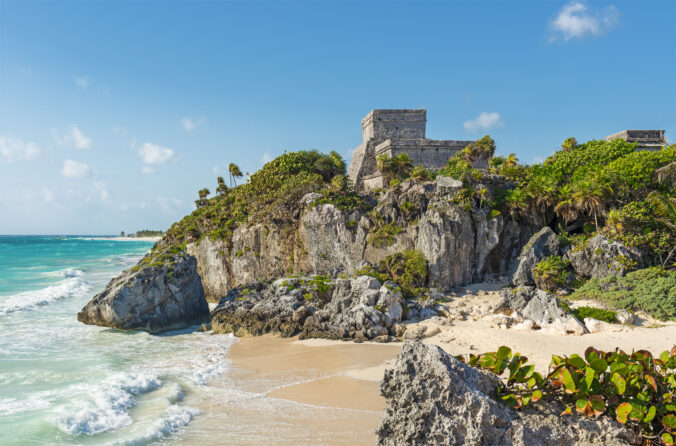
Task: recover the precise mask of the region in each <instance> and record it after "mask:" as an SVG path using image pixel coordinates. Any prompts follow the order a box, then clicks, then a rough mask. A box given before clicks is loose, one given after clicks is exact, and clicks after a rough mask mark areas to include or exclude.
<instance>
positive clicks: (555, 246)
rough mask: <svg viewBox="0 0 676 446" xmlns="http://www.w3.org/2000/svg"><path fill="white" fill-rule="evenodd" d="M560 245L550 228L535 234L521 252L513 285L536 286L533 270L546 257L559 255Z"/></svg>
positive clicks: (546, 227) (513, 277)
mask: <svg viewBox="0 0 676 446" xmlns="http://www.w3.org/2000/svg"><path fill="white" fill-rule="evenodd" d="M560 245H561V244H560V243H559V238H558V237H557V236H556V234H555V233H554V231H552V229H551V228H550V227H549V226H545V227H544V228H542V229H540V230H539V231H538V232H537V233H535V234H534V235H533V236H532V237H531V238H530V240H529V241H528V243H526V246H524V247H523V250H522V251H521V255H520V256H519V264H518V266H517V267H516V271H515V272H514V275H513V276H512V284H513V285H515V286H522V285H533V284H535V282H534V280H533V272H532V269H533V268H534V267H535V265H537V264H538V262H540V261H541V260H542V259H544V258H545V257H549V256H553V255H557V254H558V253H559V249H560V247H561V246H560Z"/></svg>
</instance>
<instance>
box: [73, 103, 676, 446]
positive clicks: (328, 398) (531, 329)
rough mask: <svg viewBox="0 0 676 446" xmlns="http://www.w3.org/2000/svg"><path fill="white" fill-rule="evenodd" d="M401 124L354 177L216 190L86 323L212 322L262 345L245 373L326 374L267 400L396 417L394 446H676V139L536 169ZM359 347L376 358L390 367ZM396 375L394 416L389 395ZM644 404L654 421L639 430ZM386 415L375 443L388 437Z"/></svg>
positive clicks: (588, 150) (384, 115)
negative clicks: (675, 443) (675, 404)
mask: <svg viewBox="0 0 676 446" xmlns="http://www.w3.org/2000/svg"><path fill="white" fill-rule="evenodd" d="M390 112H392V113H389V112H388V111H383V110H375V111H374V112H373V113H372V114H369V115H368V116H367V118H365V121H364V122H362V130H363V133H364V134H363V136H364V141H363V144H362V146H360V148H358V149H357V152H358V153H357V152H356V154H357V155H360V154H361V155H360V156H356V157H355V158H353V166H351V167H350V169H349V172H350V175H349V176H348V175H347V169H346V166H345V163H344V162H343V160H342V158H341V157H340V155H338V154H337V153H335V152H332V153H330V154H320V153H318V152H316V151H300V152H289V153H285V154H283V155H281V156H279V157H278V158H276V159H274V160H272V161H270V162H269V163H267V164H266V165H265V166H264V167H263V168H262V169H261V170H260V171H259V172H256V173H254V174H253V175H251V177H250V179H249V181H248V182H247V183H245V184H242V185H240V186H237V187H234V188H227V187H223V188H219V192H218V193H217V194H216V195H215V196H213V197H211V198H208V197H206V196H203V195H205V194H202V191H201V192H200V199H199V200H198V201H196V205H197V209H196V210H195V211H194V212H193V213H191V214H190V215H188V216H186V217H184V218H183V219H182V220H181V221H179V222H176V223H175V224H173V225H172V226H171V228H169V230H168V231H167V232H166V233H165V234H164V236H163V237H162V238H161V239H160V240H159V241H158V242H157V243H156V244H155V245H154V247H153V249H152V250H151V251H150V252H149V253H148V254H147V255H146V256H145V257H144V258H143V259H142V260H141V261H140V262H139V263H138V264H137V265H136V266H134V267H132V268H130V269H128V270H126V271H125V272H124V273H123V274H122V275H120V276H119V277H117V278H115V279H113V280H112V281H111V282H110V284H109V285H108V287H107V288H106V290H104V291H103V292H102V293H101V294H99V295H97V296H96V297H95V298H94V299H93V300H92V301H91V302H90V303H89V304H87V306H85V308H83V310H82V311H81V312H80V313H79V314H78V319H79V320H80V321H82V322H84V323H87V324H95V325H103V326H112V327H116V328H127V329H141V330H147V331H150V332H153V333H154V332H160V331H163V330H166V329H176V328H180V327H188V326H195V324H199V323H202V322H204V324H202V325H201V327H200V330H203V331H209V330H211V333H212V334H213V335H214V336H218V335H221V334H230V333H233V334H234V335H236V336H239V337H241V338H243V339H244V340H243V341H242V342H241V343H240V344H236V346H235V347H233V351H232V360H233V362H234V363H235V364H240V366H241V367H242V369H248V370H259V371H261V373H272V374H274V373H277V372H279V371H280V370H287V371H288V370H293V373H295V374H297V375H299V376H300V375H303V374H307V373H309V370H311V369H312V368H313V367H316V368H318V369H319V370H325V371H326V373H325V376H323V375H322V376H317V375H314V376H312V377H311V379H308V380H306V382H303V383H300V384H294V383H288V382H287V383H286V384H284V385H280V386H279V387H277V388H272V389H270V388H267V389H264V390H261V392H262V394H263V395H265V398H270V399H282V400H289V401H295V402H297V403H299V404H307V405H311V406H322V404H324V403H325V404H327V405H328V406H330V407H333V408H336V409H345V410H347V409H350V410H367V411H372V412H374V413H376V414H377V415H378V417H377V418H380V414H381V413H382V410H381V409H382V408H383V407H386V412H385V413H386V415H385V417H384V418H383V421H382V424H381V426H380V428H379V429H378V434H377V435H378V438H377V441H378V443H379V444H382V445H389V444H421V445H422V444H467V443H473V444H474V443H476V444H553V443H556V444H566V445H582V444H590V443H594V442H596V443H597V444H632V443H634V442H636V441H639V442H640V441H641V439H646V438H648V437H650V435H651V434H650V433H651V432H656V433H658V434H659V435H663V434H665V435H671V432H672V428H671V427H669V426H670V424H669V423H670V422H671V421H670V420H671V418H669V417H670V416H671V415H672V412H674V411H672V410H671V409H669V408H668V407H672V406H668V407H667V404H668V401H667V399H668V397H665V396H664V395H665V393H664V392H662V391H661V390H663V389H662V387H660V386H663V385H664V386H668V382H669V379H670V378H669V376H672V378H673V369H674V368H676V349H673V350H671V345H669V344H670V343H673V340H674V339H676V332H675V331H674V330H676V325H675V324H674V322H673V321H674V320H675V319H676V294H675V293H676V271H674V260H676V249H674V246H676V239H675V237H674V232H673V228H674V224H675V222H674V221H673V198H670V197H673V193H674V190H673V189H674V181H673V178H674V169H673V166H675V165H676V146H666V140H665V139H664V138H663V134H660V138H661V141H662V140H663V141H664V143H665V145H664V146H662V147H661V148H657V147H652V146H651V150H642V148H643V147H639V146H640V144H639V143H638V142H630V141H628V140H627V138H624V139H623V138H620V137H618V138H609V140H608V141H605V140H592V141H588V142H585V143H578V142H577V141H576V140H575V138H568V139H566V140H565V141H564V142H563V144H562V148H561V150H559V151H556V152H555V153H554V154H552V155H551V156H549V157H548V158H547V160H545V161H544V162H543V163H541V164H536V165H533V166H527V165H523V164H521V163H519V162H518V159H517V158H516V156H515V155H514V154H510V155H508V156H498V155H496V153H495V151H496V144H495V141H493V139H492V138H491V137H490V136H488V135H486V136H484V137H482V138H479V139H477V140H476V141H462V142H458V141H455V142H453V144H451V142H447V141H441V142H438V144H436V145H435V144H431V143H430V142H429V140H426V139H425V135H424V126H425V122H426V117H425V116H426V115H425V114H424V113H421V111H411V110H395V111H390ZM395 112H396V113H395ZM422 112H424V111H422ZM369 116H370V118H369ZM377 118H380V120H379V119H377ZM632 132H633V131H632ZM632 134H633V133H632ZM372 143H373V144H372ZM455 143H457V144H455ZM440 149H443V150H446V151H447V153H446V152H444V153H443V156H442V155H437V154H438V153H439V152H438V150H440ZM360 150H361V151H360ZM409 151H412V152H411V153H409ZM442 158H443V159H442ZM421 160H422V161H421ZM430 160H431V161H430ZM355 163H356V164H355ZM355 172H357V173H355ZM355 186H357V187H355ZM207 194H208V192H207ZM670 206H671V207H670ZM646 228H648V229H649V230H648V231H646ZM207 301H210V302H212V303H215V304H216V305H215V308H213V309H212V311H211V312H210V313H209V312H208V310H206V305H207ZM134 309H136V310H134ZM138 309H142V311H137V310H138ZM258 336H264V338H255V339H248V338H252V337H258ZM270 336H279V337H281V338H284V339H281V340H279V339H276V340H270ZM296 336H298V337H299V338H298V340H296V339H295V337H296ZM286 338H291V339H293V340H292V341H289V340H288V339H286ZM343 341H348V343H347V344H341V345H344V346H345V348H344V349H343V348H340V349H338V348H337V347H336V345H337V344H336V343H342V342H343ZM402 341H404V343H403V344H402ZM353 343H357V344H359V343H372V344H374V345H371V347H372V349H373V350H372V354H373V357H372V358H369V357H368V356H369V354H368V350H367V349H366V348H364V347H365V346H359V345H356V344H353ZM376 343H377V345H375V344H376ZM429 344H434V345H439V346H441V347H442V348H443V350H446V352H448V353H450V355H449V354H446V353H444V352H443V351H441V350H439V349H437V348H436V347H430V346H429ZM402 345H403V347H402ZM391 346H397V347H391ZM589 346H593V347H595V349H591V350H590V349H587V347H589ZM390 347H391V348H390ZM508 347H509V348H508ZM312 348H316V349H317V350H314V352H315V353H314V356H313V353H312V351H313V350H312ZM400 348H401V352H400V354H399V356H398V357H397V359H396V362H394V361H393V359H394V356H395V355H396V354H397V352H398V351H399V349H400ZM276 349H280V351H284V352H286V353H287V354H288V355H289V358H295V359H294V360H284V359H283V358H282V357H280V356H279V355H280V353H279V352H277V351H276ZM322 349H324V350H322ZM326 349H328V350H326ZM331 349H333V350H334V351H341V352H342V353H341V355H343V356H341V358H343V359H345V361H342V360H340V359H339V358H334V359H332V358H331V355H330V354H326V352H327V351H329V350H331ZM585 349H586V350H585ZM616 349H617V350H616ZM632 350H636V351H637V353H636V354H633V355H632V353H631V352H632ZM641 351H643V353H641ZM516 352H519V353H521V354H523V355H525V356H527V358H526V357H525V356H524V357H522V356H521V355H518V354H516ZM625 352H626V353H627V354H625ZM351 354H354V355H356V356H357V357H359V358H361V359H360V360H358V361H355V362H352V363H350V360H349V357H350V355H351ZM455 355H465V356H464V357H463V358H462V361H464V363H462V362H461V361H460V360H459V359H457V358H456V357H455ZM552 355H554V356H552ZM636 355H638V356H636ZM313 358H315V359H316V362H313ZM557 358H558V359H557ZM293 361H296V362H295V363H294V362H293ZM332 361H333V362H332ZM387 361H389V362H387ZM552 361H553V362H552ZM550 362H551V364H550ZM636 363H640V364H641V367H643V369H642V370H650V373H649V375H650V376H651V378H653V380H652V381H651V380H648V381H647V384H646V385H645V386H642V387H641V388H640V390H636V392H634V391H633V390H626V386H625V387H621V390H622V391H621V392H620V391H619V390H617V389H620V387H617V384H615V386H616V387H613V388H610V387H609V386H608V385H606V384H607V383H608V382H611V380H613V382H615V383H617V382H619V379H620V378H621V379H622V380H625V381H626V380H627V379H629V380H631V379H634V378H635V379H636V380H642V379H644V377H643V375H641V377H633V376H630V370H634V369H632V367H633V365H634V364H636ZM672 363H673V366H674V367H671V365H672ZM294 364H295V366H294ZM346 364H347V365H346ZM550 366H551V368H550V371H551V370H554V372H555V373H553V374H551V373H548V372H547V369H548V368H549V367H550ZM388 367H389V368H390V370H389V371H387V372H385V369H387V368H388ZM412 368H413V369H415V370H414V372H415V373H413V372H412V373H411V374H409V375H410V376H408V377H407V375H406V373H404V371H405V370H407V369H410V370H413V369H412ZM625 368H626V370H627V375H626V376H622V375H621V374H619V373H620V372H618V370H625ZM536 370H537V373H538V374H535V371H536ZM670 370H671V371H670ZM503 372H504V373H503ZM623 373H624V372H623ZM617 374H619V375H617ZM670 374H671V375H670ZM505 375H509V377H507V378H506V377H505ZM616 375H617V376H620V378H618V377H617V376H616ZM383 376H384V380H383V382H382V385H381V392H382V395H383V396H384V397H385V402H386V406H382V403H383V401H384V400H382V399H380V397H378V396H377V392H374V390H375V389H374V386H375V381H374V379H377V380H379V379H380V378H382V377H383ZM499 376H502V380H501V378H499ZM569 377H570V378H569ZM360 380H361V381H360ZM582 382H584V383H585V384H581V383H582ZM632 382H634V381H632ZM636 382H639V381H636ZM640 382H643V381H640ZM653 382H654V385H653V384H652V383H653ZM442 385H443V386H442ZM439 386H442V387H439ZM263 387H265V386H263ZM341 388H343V389H344V390H345V394H344V395H342V396H341V394H340V389H341ZM564 389H565V392H564ZM612 389H616V390H614V391H613V390H612ZM637 389H638V387H637ZM651 389H652V390H651ZM496 392H497V393H496ZM612 392H615V393H612ZM632 392H634V393H632ZM497 394H499V395H501V398H498V399H496V397H495V395H497ZM639 394H641V396H640V398H642V400H641V401H644V400H645V401H648V402H649V403H650V404H653V405H655V406H656V407H657V406H659V407H662V406H660V405H663V406H664V410H663V411H662V412H660V413H657V414H656V413H652V412H651V413H652V418H647V417H648V415H649V413H648V411H649V408H648V407H649V405H650V404H648V405H646V404H644V405H643V406H640V407H638V406H636V407H634V406H632V405H631V404H632V403H634V404H638V403H636V401H637V398H639V396H638V395H639ZM313 395H314V396H313ZM347 395H353V398H346V396H347ZM359 395H370V396H365V397H363V398H362V397H360V396H359ZM665 398H666V399H665ZM349 400H353V401H349ZM540 400H541V401H540ZM579 401H583V402H584V404H583V403H581V402H579ZM645 401H644V402H645ZM204 404H205V407H210V408H211V409H209V410H218V409H214V407H216V406H215V403H214V402H211V403H207V402H204ZM451 406H453V407H455V408H456V409H453V408H452V407H451ZM525 406H528V407H527V408H525ZM644 406H645V407H644ZM407 407H408V408H409V409H406V408H407ZM575 407H577V409H575ZM626 407H634V409H633V410H635V411H637V412H636V413H639V412H640V416H641V419H640V421H641V422H642V424H641V423H635V422H633V421H632V419H631V417H630V418H627V417H623V415H622V414H623V413H624V412H623V411H624V410H626V409H625V408H626ZM637 407H638V408H637ZM477 408H481V410H478V409H477ZM643 409H645V410H643ZM454 410H457V412H458V413H459V414H464V415H462V416H458V415H457V414H456V413H455V412H454ZM562 412H563V413H569V414H570V415H569V416H568V417H563V418H562V417H560V416H559V414H560V413H562ZM632 413H633V412H632ZM477 414H478V415H477ZM673 415H674V420H676V413H674V414H673ZM346 416H347V415H346ZM637 417H639V415H637V414H634V418H637ZM348 418H349V417H348ZM367 418H369V420H370V421H368V422H367V423H366V424H363V423H362V424H360V426H361V427H360V428H359V429H361V430H360V432H363V431H364V429H373V428H375V426H374V425H373V419H374V417H367ZM278 421H280V423H281V422H282V420H281V419H278ZM315 421H316V420H315ZM195 422H196V423H201V421H199V420H196V421H195ZM204 423H206V421H204ZM463 423H466V426H465V425H463ZM311 425H312V426H313V427H312V429H315V431H316V432H317V433H316V435H318V436H319V437H316V438H322V439H324V438H326V436H325V433H326V432H324V434H322V433H320V431H319V430H317V429H319V427H318V426H317V425H316V424H312V422H308V424H307V426H311ZM364 426H366V427H364ZM463 426H465V427H463ZM660 426H662V427H660ZM674 428H675V429H676V426H675V427H674ZM449 432H450V433H452V434H448V433H449ZM194 435H197V434H194ZM322 435H324V436H322ZM364 435H366V434H364ZM288 436H289V437H293V438H295V439H296V440H298V436H295V437H294V436H293V435H291V434H288ZM366 437H367V441H365V442H364V444H369V443H371V444H372V443H373V441H375V436H369V435H366ZM350 438H351V439H345V438H342V439H336V441H334V442H331V441H327V444H349V443H348V442H349V441H352V442H353V443H354V442H355V439H354V438H353V437H350ZM667 440H668V437H663V441H665V442H666V441H667ZM194 441H195V442H198V439H197V438H195V439H194ZM322 441H323V440H322ZM357 443H360V442H359V441H357ZM279 444H287V443H284V441H280V443H279Z"/></svg>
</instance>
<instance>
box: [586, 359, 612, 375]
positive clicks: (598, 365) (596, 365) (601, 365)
mask: <svg viewBox="0 0 676 446" xmlns="http://www.w3.org/2000/svg"><path fill="white" fill-rule="evenodd" d="M589 365H590V366H591V368H592V369H594V370H596V371H597V372H599V373H603V372H605V371H606V369H607V368H608V363H607V362H606V360H605V359H603V358H598V359H595V360H593V361H591V362H590V363H589Z"/></svg>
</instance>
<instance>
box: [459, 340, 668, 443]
mask: <svg viewBox="0 0 676 446" xmlns="http://www.w3.org/2000/svg"><path fill="white" fill-rule="evenodd" d="M458 359H460V360H461V361H463V362H466V363H468V364H469V365H470V366H472V367H477V368H481V369H484V370H490V371H491V372H493V373H495V374H496V375H502V374H503V372H505V371H507V373H508V378H507V380H506V382H505V381H500V384H499V385H498V388H497V389H496V394H497V396H498V397H499V398H500V399H501V400H502V401H504V402H505V403H506V404H508V405H510V406H511V407H513V408H515V409H520V408H523V407H525V406H528V405H530V404H532V403H536V402H537V401H539V400H541V399H543V398H544V399H547V400H557V401H559V402H561V403H563V404H564V405H565V410H564V411H563V412H562V413H561V416H564V415H566V416H573V414H578V415H580V416H587V417H599V416H602V415H604V416H611V417H613V418H615V419H616V420H617V421H618V422H620V423H622V424H625V425H627V427H628V428H630V429H633V430H634V431H635V432H637V433H638V434H640V435H642V436H643V437H644V441H645V444H652V440H653V439H657V438H659V439H661V440H662V442H663V444H673V440H674V438H673V437H674V435H676V378H675V376H676V375H675V369H676V346H674V347H673V348H672V349H671V352H669V351H664V352H662V354H660V355H659V357H653V356H652V354H651V353H650V352H648V351H646V350H639V351H636V352H633V353H632V354H631V355H628V354H626V353H624V352H623V351H622V350H619V349H616V350H615V351H614V352H603V351H600V350H596V349H594V348H593V347H589V348H588V349H587V350H586V351H585V354H584V357H582V356H579V355H576V354H574V355H571V356H570V357H567V356H557V355H553V356H552V361H551V365H550V370H551V371H550V372H549V374H547V375H541V374H539V373H537V372H536V371H535V367H534V366H533V365H532V364H528V363H527V362H528V360H527V359H526V357H524V356H521V355H520V354H519V353H512V350H511V349H510V348H509V347H504V346H503V347H500V348H499V349H498V351H497V352H492V353H485V354H481V355H470V356H469V359H468V360H467V359H465V358H463V357H462V356H460V357H458Z"/></svg>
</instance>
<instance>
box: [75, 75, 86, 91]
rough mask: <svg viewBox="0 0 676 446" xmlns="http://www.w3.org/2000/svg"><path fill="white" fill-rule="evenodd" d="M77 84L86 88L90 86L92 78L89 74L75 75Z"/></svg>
mask: <svg viewBox="0 0 676 446" xmlns="http://www.w3.org/2000/svg"><path fill="white" fill-rule="evenodd" d="M74 80H75V85H77V86H78V87H80V88H82V89H83V90H86V89H87V88H88V87H89V83H90V79H89V76H75V79H74Z"/></svg>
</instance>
